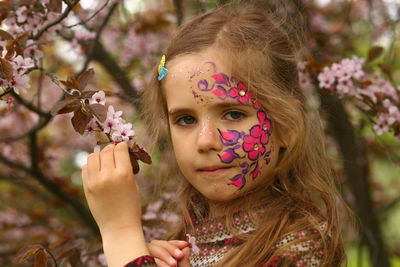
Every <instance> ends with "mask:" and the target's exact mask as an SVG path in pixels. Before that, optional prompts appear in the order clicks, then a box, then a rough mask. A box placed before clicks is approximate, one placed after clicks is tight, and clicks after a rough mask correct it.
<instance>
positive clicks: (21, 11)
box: [15, 6, 28, 23]
mask: <svg viewBox="0 0 400 267" xmlns="http://www.w3.org/2000/svg"><path fill="white" fill-rule="evenodd" d="M27 10H28V8H27V7H26V6H22V7H20V8H18V9H17V11H16V12H15V14H16V15H17V21H18V23H23V22H25V21H26V19H27V17H28V16H27V15H28V11H27Z"/></svg>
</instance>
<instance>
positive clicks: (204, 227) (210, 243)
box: [126, 211, 336, 267]
mask: <svg viewBox="0 0 400 267" xmlns="http://www.w3.org/2000/svg"><path fill="white" fill-rule="evenodd" d="M261 214H262V211H259V212H258V213H257V214H256V216H259V215H261ZM224 222H225V218H223V217H222V218H212V219H205V220H204V221H194V231H193V232H191V233H189V234H187V236H188V237H189V242H191V245H192V253H191V255H190V265H191V266H192V267H211V266H215V265H216V264H217V263H218V262H219V261H220V260H221V259H222V258H223V257H224V256H225V254H226V253H228V252H229V251H230V250H232V249H233V248H235V247H237V246H238V245H240V244H242V243H243V241H242V240H240V239H238V238H236V237H235V236H233V235H232V234H231V233H230V232H229V231H228V230H227V227H226V225H225V224H224ZM234 227H235V229H236V230H238V231H239V233H240V234H245V233H250V232H253V231H255V224H254V223H252V222H251V220H250V217H249V216H248V215H247V214H246V213H244V212H238V213H237V214H235V216H234ZM323 227H324V226H322V228H323ZM321 230H322V229H321ZM316 232H317V230H316V229H310V230H306V231H301V232H296V233H291V234H289V235H286V236H284V237H283V238H282V239H280V240H279V241H278V242H277V243H276V244H275V246H274V249H278V248H281V247H283V246H285V245H286V244H288V243H289V242H292V241H294V240H296V239H301V238H303V237H305V236H307V235H312V234H315V233H316ZM194 239H195V242H193V241H194ZM319 246H320V245H319V242H318V240H313V239H311V240H307V241H300V242H296V243H295V244H293V245H290V246H288V247H287V248H285V249H284V250H283V253H282V254H281V255H280V256H278V257H275V258H274V259H272V260H271V261H270V262H269V264H268V265H267V264H263V263H260V266H264V267H277V266H281V265H282V263H283V262H285V261H286V260H287V259H295V262H296V264H295V265H291V266H296V267H304V266H307V267H316V266H319V265H320V261H321V258H322V255H323V252H322V251H321V249H318V248H319ZM143 257H145V258H142V257H139V258H138V259H135V260H134V261H132V262H131V263H129V264H128V265H126V267H136V266H141V267H144V266H149V267H150V266H151V267H153V266H157V265H156V264H155V263H154V260H152V259H153V258H152V257H151V256H143ZM266 257H267V256H266ZM268 260H269V259H267V258H266V259H265V262H267V261H268ZM332 266H336V265H332Z"/></svg>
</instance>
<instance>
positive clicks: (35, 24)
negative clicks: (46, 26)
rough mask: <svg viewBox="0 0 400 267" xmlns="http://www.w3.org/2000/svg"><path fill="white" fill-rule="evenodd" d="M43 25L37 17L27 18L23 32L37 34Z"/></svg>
mask: <svg viewBox="0 0 400 267" xmlns="http://www.w3.org/2000/svg"><path fill="white" fill-rule="evenodd" d="M42 25H43V20H42V19H41V18H40V17H38V16H29V17H28V21H27V23H25V24H24V30H25V31H27V32H32V33H33V34H37V33H38V31H39V29H40V27H41V26H42Z"/></svg>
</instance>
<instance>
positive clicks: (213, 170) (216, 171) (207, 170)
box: [197, 166, 232, 174]
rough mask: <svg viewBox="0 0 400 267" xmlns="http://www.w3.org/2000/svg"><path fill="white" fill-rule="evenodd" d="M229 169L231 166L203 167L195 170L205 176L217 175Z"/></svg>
mask: <svg viewBox="0 0 400 267" xmlns="http://www.w3.org/2000/svg"><path fill="white" fill-rule="evenodd" d="M231 168H232V166H205V167H202V168H199V169H197V171H198V172H200V173H205V174H219V173H222V172H224V171H227V170H229V169H231Z"/></svg>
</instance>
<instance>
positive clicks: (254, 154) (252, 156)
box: [249, 150, 258, 160]
mask: <svg viewBox="0 0 400 267" xmlns="http://www.w3.org/2000/svg"><path fill="white" fill-rule="evenodd" d="M257 158H258V151H257V150H253V151H251V152H250V153H249V159H251V160H256V159H257Z"/></svg>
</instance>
